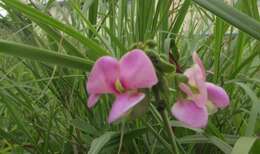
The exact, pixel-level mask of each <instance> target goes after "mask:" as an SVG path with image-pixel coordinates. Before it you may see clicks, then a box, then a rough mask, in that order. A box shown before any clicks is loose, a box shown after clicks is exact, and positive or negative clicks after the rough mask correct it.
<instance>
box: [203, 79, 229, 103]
mask: <svg viewBox="0 0 260 154" xmlns="http://www.w3.org/2000/svg"><path fill="white" fill-rule="evenodd" d="M206 86H207V92H208V99H209V100H210V101H211V102H212V103H213V104H214V105H216V106H217V107H219V108H225V107H227V106H228V105H229V97H228V95H227V93H226V91H225V90H224V89H223V88H221V87H219V86H217V85H215V84H212V83H209V82H207V83H206Z"/></svg>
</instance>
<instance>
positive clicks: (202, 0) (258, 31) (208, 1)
mask: <svg viewBox="0 0 260 154" xmlns="http://www.w3.org/2000/svg"><path fill="white" fill-rule="evenodd" d="M193 1H194V2H196V3H197V4H199V5H200V6H202V7H203V8H205V9H207V10H209V11H210V12H212V13H214V14H215V15H216V16H218V17H220V18H222V19H224V20H225V21H226V22H228V23H230V24H232V25H233V26H235V27H237V28H239V29H240V30H242V31H244V32H246V33H248V34H250V35H251V36H252V37H254V38H256V39H258V40H260V23H259V22H258V21H257V20H255V19H254V18H252V17H250V16H248V15H246V14H244V13H242V12H240V11H238V10H236V9H234V8H233V7H231V6H228V5H226V4H225V3H223V2H221V1H219V0H193Z"/></svg>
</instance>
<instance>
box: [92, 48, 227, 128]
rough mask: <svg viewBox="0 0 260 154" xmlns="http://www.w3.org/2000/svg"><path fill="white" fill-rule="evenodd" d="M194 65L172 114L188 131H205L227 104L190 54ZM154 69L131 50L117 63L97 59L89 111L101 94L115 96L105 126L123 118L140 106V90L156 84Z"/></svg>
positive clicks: (113, 60) (137, 53) (195, 55)
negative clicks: (211, 115) (212, 115)
mask: <svg viewBox="0 0 260 154" xmlns="http://www.w3.org/2000/svg"><path fill="white" fill-rule="evenodd" d="M193 60H194V62H195V64H194V65H193V66H192V67H191V68H189V69H187V70H186V71H185V72H184V75H185V76H186V77H187V78H188V82H187V83H180V84H179V85H178V86H179V89H180V90H181V91H182V92H183V93H184V94H185V97H184V98H183V97H182V98H180V99H178V100H177V102H176V103H175V104H174V105H173V107H172V110H171V111H172V114H173V115H174V116H175V117H176V118H177V119H178V120H179V121H182V122H184V123H186V124H187V125H189V126H191V127H197V128H200V127H205V126H206V125H207V121H208V114H209V113H210V112H212V111H216V110H217V108H224V107H226V106H227V105H228V104H229V97H228V95H227V94H226V92H225V90H224V89H222V88H221V87H219V86H217V85H214V84H212V83H209V82H206V73H205V68H204V66H203V63H202V61H201V60H200V58H199V57H198V55H197V53H196V52H194V53H193ZM157 82H158V79H157V76H156V71H155V68H154V66H153V64H152V62H151V60H150V59H149V57H148V56H147V55H146V54H145V53H144V52H143V51H142V50H140V49H134V50H132V51H130V52H128V53H127V54H126V55H124V56H123V57H122V58H121V59H120V60H119V61H118V60H117V59H115V58H113V57H110V56H104V57H101V58H99V59H98V60H97V61H96V63H95V64H94V66H93V68H92V70H91V72H90V74H89V77H88V81H87V91H88V94H89V97H88V103H87V105H88V107H89V108H92V107H93V106H94V105H95V104H96V103H97V101H98V99H99V97H100V95H102V94H114V95H115V97H116V99H115V101H114V103H113V104H112V109H111V111H110V113H109V117H108V122H109V123H112V122H114V121H117V120H119V119H120V118H121V117H122V116H124V115H126V114H127V113H128V112H129V111H131V109H132V108H133V107H134V106H136V105H137V104H138V103H140V102H141V101H142V100H143V99H144V97H145V94H144V93H143V92H141V91H140V89H144V88H151V87H152V86H154V85H155V84H157Z"/></svg>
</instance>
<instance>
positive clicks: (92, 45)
mask: <svg viewBox="0 0 260 154" xmlns="http://www.w3.org/2000/svg"><path fill="white" fill-rule="evenodd" d="M3 2H4V3H5V4H6V5H7V6H9V7H11V8H13V9H16V10H18V11H21V12H22V13H24V14H25V15H27V16H28V17H30V18H31V19H32V20H37V21H39V22H41V23H42V24H47V25H49V26H52V27H55V28H57V29H59V30H61V31H63V32H64V33H66V34H68V35H69V36H71V37H73V38H75V39H76V40H78V41H79V42H81V43H82V44H83V45H85V46H86V47H87V48H89V49H90V50H89V52H87V55H88V57H89V58H90V59H93V60H95V59H97V58H99V57H100V56H103V55H108V54H109V53H108V51H106V50H105V49H104V48H102V47H101V46H100V45H98V44H97V43H96V42H94V41H92V40H90V39H89V38H87V37H85V36H84V35H82V34H81V33H80V32H78V31H76V30H75V29H74V28H72V27H71V26H68V25H65V24H63V23H61V22H59V21H58V20H55V19H54V18H52V17H50V16H48V15H46V14H44V13H42V12H40V11H38V10H36V9H33V8H31V7H29V6H27V5H25V4H23V3H21V2H19V1H16V0H3Z"/></svg>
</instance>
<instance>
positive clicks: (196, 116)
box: [171, 100, 208, 128]
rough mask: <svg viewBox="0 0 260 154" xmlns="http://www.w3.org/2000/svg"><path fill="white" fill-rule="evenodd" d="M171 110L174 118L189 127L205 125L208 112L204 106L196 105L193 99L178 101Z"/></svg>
mask: <svg viewBox="0 0 260 154" xmlns="http://www.w3.org/2000/svg"><path fill="white" fill-rule="evenodd" d="M171 111H172V114H173V116H175V117H176V119H178V120H179V121H182V122H183V123H185V124H187V125H189V126H191V127H194V128H202V127H205V126H206V125H207V122H208V112H207V109H206V107H203V108H200V107H197V105H196V104H195V103H194V102H193V101H189V100H182V101H178V102H176V103H175V104H174V105H173V107H172V109H171Z"/></svg>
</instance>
